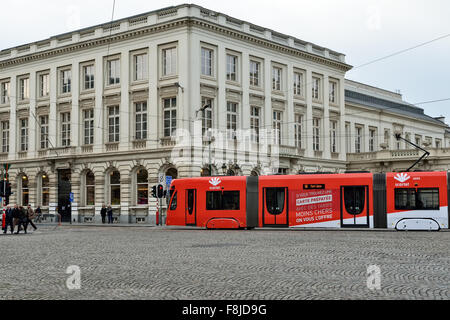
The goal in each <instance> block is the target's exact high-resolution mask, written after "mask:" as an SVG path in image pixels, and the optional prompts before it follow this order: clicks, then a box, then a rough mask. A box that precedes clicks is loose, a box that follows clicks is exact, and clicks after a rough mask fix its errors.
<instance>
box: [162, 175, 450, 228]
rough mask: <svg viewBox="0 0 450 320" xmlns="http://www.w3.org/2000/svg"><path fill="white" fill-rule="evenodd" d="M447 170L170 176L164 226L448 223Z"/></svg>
mask: <svg viewBox="0 0 450 320" xmlns="http://www.w3.org/2000/svg"><path fill="white" fill-rule="evenodd" d="M449 181H450V176H449V175H448V174H447V172H411V173H410V172H408V173H387V174H384V173H376V174H371V173H349V174H317V175H296V176H261V177H208V178H191V179H180V180H175V181H173V182H172V185H171V193H170V195H171V199H170V202H169V208H168V211H167V225H170V226H196V227H202V228H208V229H239V228H248V229H252V228H255V227H258V228H263V227H280V228H302V227H303V228H314V227H317V228H391V229H393V228H396V229H398V230H440V229H441V228H449V217H450V210H449V207H448V204H447V203H448V199H449V196H450V188H449V186H450V184H449Z"/></svg>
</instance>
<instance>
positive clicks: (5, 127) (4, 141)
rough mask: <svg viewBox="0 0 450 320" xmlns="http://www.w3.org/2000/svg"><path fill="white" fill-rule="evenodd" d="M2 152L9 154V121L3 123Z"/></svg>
mask: <svg viewBox="0 0 450 320" xmlns="http://www.w3.org/2000/svg"><path fill="white" fill-rule="evenodd" d="M2 152H3V153H8V152H9V121H2Z"/></svg>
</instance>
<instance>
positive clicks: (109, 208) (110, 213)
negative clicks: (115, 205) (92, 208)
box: [106, 205, 113, 224]
mask: <svg viewBox="0 0 450 320" xmlns="http://www.w3.org/2000/svg"><path fill="white" fill-rule="evenodd" d="M106 213H107V214H108V224H112V223H113V209H112V208H111V205H109V206H108V210H107V211H106Z"/></svg>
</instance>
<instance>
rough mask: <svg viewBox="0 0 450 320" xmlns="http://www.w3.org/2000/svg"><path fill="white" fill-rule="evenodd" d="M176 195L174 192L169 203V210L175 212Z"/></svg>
mask: <svg viewBox="0 0 450 320" xmlns="http://www.w3.org/2000/svg"><path fill="white" fill-rule="evenodd" d="M177 194H178V192H175V194H174V195H173V197H172V202H171V203H170V210H171V211H173V210H176V209H177Z"/></svg>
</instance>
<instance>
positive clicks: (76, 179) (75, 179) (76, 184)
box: [71, 171, 84, 223]
mask: <svg viewBox="0 0 450 320" xmlns="http://www.w3.org/2000/svg"><path fill="white" fill-rule="evenodd" d="M71 184H72V193H73V198H74V201H73V202H72V221H74V220H75V221H76V222H80V223H83V222H84V220H83V221H81V220H80V217H79V212H78V205H79V203H80V200H81V192H80V188H81V180H80V173H79V172H73V171H72V174H71ZM81 218H83V217H81Z"/></svg>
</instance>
